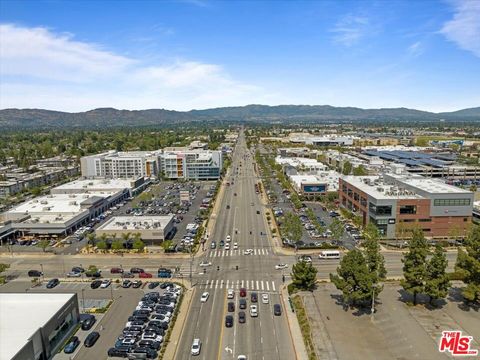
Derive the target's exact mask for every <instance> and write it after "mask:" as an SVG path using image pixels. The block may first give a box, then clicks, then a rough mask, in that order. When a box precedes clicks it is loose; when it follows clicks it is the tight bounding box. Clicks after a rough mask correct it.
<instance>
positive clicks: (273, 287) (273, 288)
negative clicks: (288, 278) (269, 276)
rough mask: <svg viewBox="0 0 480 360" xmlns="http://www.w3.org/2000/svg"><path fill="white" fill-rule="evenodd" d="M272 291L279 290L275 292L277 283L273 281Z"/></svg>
mask: <svg viewBox="0 0 480 360" xmlns="http://www.w3.org/2000/svg"><path fill="white" fill-rule="evenodd" d="M272 290H273V291H277V290H275V282H274V281H272Z"/></svg>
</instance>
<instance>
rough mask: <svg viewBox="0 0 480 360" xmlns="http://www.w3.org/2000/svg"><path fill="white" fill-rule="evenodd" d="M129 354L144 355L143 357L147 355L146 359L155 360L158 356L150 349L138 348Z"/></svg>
mask: <svg viewBox="0 0 480 360" xmlns="http://www.w3.org/2000/svg"><path fill="white" fill-rule="evenodd" d="M130 353H131V354H145V355H147V359H155V358H156V357H157V356H158V353H157V352H156V351H155V350H153V349H150V348H148V347H138V348H135V349H133V350H132V351H131V352H130Z"/></svg>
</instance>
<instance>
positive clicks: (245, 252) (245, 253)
mask: <svg viewBox="0 0 480 360" xmlns="http://www.w3.org/2000/svg"><path fill="white" fill-rule="evenodd" d="M243 254H244V255H251V254H253V249H247V250H245V251H244V252H243Z"/></svg>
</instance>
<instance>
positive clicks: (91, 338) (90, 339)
mask: <svg viewBox="0 0 480 360" xmlns="http://www.w3.org/2000/svg"><path fill="white" fill-rule="evenodd" d="M99 337H100V334H99V333H98V332H96V331H92V332H91V333H90V334H88V336H87V337H86V338H85V341H84V342H83V345H85V347H92V346H93V345H95V343H96V342H97V340H98V338H99Z"/></svg>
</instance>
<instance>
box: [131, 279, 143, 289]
mask: <svg viewBox="0 0 480 360" xmlns="http://www.w3.org/2000/svg"><path fill="white" fill-rule="evenodd" d="M140 286H142V280H135V281H134V282H133V283H132V287H133V288H134V289H138V288H139V287H140Z"/></svg>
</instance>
